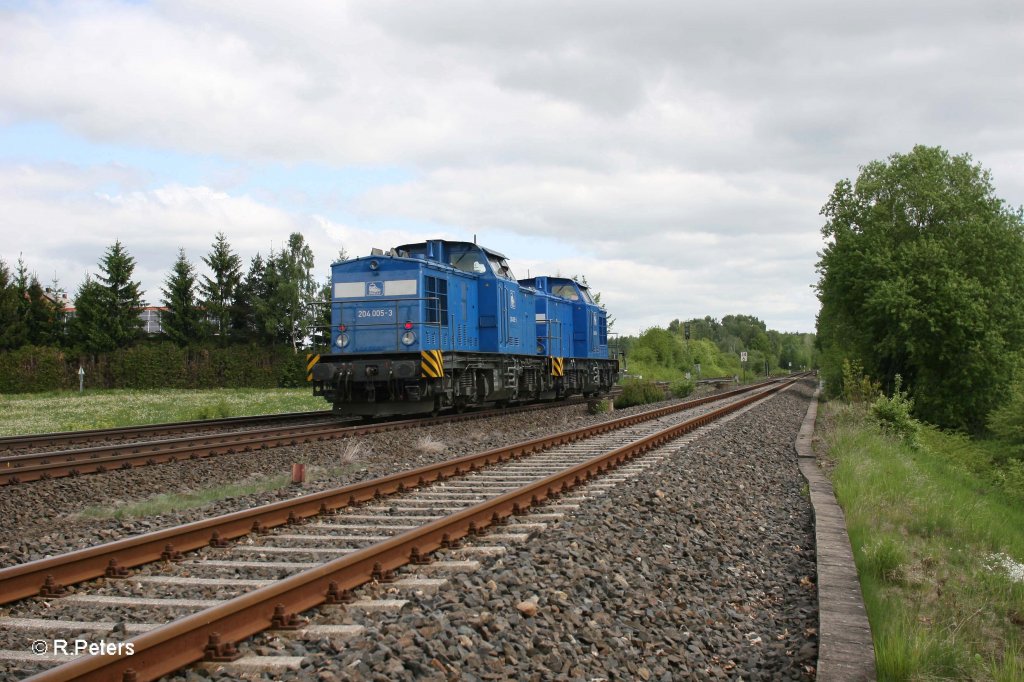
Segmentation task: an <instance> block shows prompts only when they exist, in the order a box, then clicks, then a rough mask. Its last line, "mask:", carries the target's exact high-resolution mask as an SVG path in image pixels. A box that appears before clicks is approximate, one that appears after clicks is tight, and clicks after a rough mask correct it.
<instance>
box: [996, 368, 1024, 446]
mask: <svg viewBox="0 0 1024 682" xmlns="http://www.w3.org/2000/svg"><path fill="white" fill-rule="evenodd" d="M988 427H989V429H990V430H991V431H992V433H993V434H995V435H996V436H997V437H998V438H1000V439H1002V440H1005V441H1007V442H1008V443H1013V444H1016V445H1022V444H1024V381H1022V380H1018V381H1017V382H1015V383H1014V384H1013V387H1012V388H1011V391H1010V396H1009V399H1008V400H1006V401H1005V402H1004V403H1003V404H1002V405H1001V406H999V407H997V408H996V409H994V410H992V412H991V414H989V416H988Z"/></svg>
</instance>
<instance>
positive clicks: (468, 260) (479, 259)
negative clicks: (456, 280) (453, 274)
mask: <svg viewBox="0 0 1024 682" xmlns="http://www.w3.org/2000/svg"><path fill="white" fill-rule="evenodd" d="M448 265H450V266H452V267H453V268H455V269H456V270H462V271H463V272H472V273H474V274H477V275H479V274H480V273H483V272H487V267H486V266H485V265H484V264H483V253H481V251H480V250H479V249H458V248H452V249H451V250H450V251H449V252H448Z"/></svg>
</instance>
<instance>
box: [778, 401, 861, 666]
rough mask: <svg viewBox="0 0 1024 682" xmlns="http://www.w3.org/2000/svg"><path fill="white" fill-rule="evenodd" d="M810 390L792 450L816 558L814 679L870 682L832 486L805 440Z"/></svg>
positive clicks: (809, 431)
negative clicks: (806, 493)
mask: <svg viewBox="0 0 1024 682" xmlns="http://www.w3.org/2000/svg"><path fill="white" fill-rule="evenodd" d="M820 392H821V389H819V390H818V391H815V393H814V397H813V398H812V399H811V404H810V407H808V408H807V416H806V417H804V422H803V425H802V426H801V427H800V433H799V435H798V436H797V438H796V452H797V456H798V457H799V460H800V471H801V473H803V475H804V478H806V479H807V483H808V485H809V487H810V491H811V505H812V506H813V507H814V525H815V529H814V534H815V542H816V544H817V555H818V675H817V679H818V680H819V681H822V682H832V681H833V680H842V681H843V682H846V681H849V680H858V681H860V680H874V679H876V672H875V648H874V645H873V644H872V641H871V626H870V625H869V624H868V615H867V611H865V610H864V599H863V597H862V595H861V591H860V581H859V580H858V579H857V566H856V564H854V561H853V551H852V550H851V549H850V538H849V536H848V535H847V533H846V517H845V516H843V510H842V509H841V508H840V507H839V504H838V503H837V502H836V496H835V491H834V490H833V489H832V484H831V483H830V482H829V480H828V479H827V478H825V475H824V474H823V473H822V472H821V468H820V467H819V466H818V463H817V460H816V459H815V457H814V450H813V449H812V448H811V439H812V437H813V436H814V420H815V418H816V417H817V415H818V394H819V393H820Z"/></svg>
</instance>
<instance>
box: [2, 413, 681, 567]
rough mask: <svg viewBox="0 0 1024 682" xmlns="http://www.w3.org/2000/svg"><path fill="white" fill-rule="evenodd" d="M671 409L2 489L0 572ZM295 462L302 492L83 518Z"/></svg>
mask: <svg viewBox="0 0 1024 682" xmlns="http://www.w3.org/2000/svg"><path fill="white" fill-rule="evenodd" d="M692 397H693V396H691V398H692ZM676 402H680V401H666V402H664V403H658V404H655V405H643V406H637V407H633V408H628V409H625V410H618V411H615V412H612V413H609V414H602V415H589V414H587V410H586V407H585V406H583V405H571V406H564V407H553V408H551V409H546V410H539V411H531V412H522V413H509V414H506V415H502V416H495V417H489V418H483V419H478V420H471V421H464V422H455V423H448V424H438V425H433V426H426V427H417V428H408V429H403V430H400V431H392V432H385V433H377V434H370V435H367V436H359V437H353V438H342V439H336V440H329V441H323V442H318V443H311V444H306V445H298V446H290V447H279V448H271V449H267V450H258V451H254V452H243V453H237V454H230V455H218V456H216V457H210V458H205V459H199V460H189V461H183V462H176V463H168V464H160V465H156V466H151V467H141V468H136V469H129V470H124V471H109V472H106V473H103V474H92V475H85V476H79V477H76V478H60V479H54V480H50V481H35V482H32V483H27V484H19V485H13V486H4V487H0V518H2V519H3V520H4V522H3V524H0V568H2V567H5V566H12V565H16V564H21V563H26V562H28V561H34V560H36V559H41V558H44V557H46V556H53V555H56V554H61V553H64V552H68V551H71V550H75V549H82V548H84V547H90V546H93V545H96V544H101V543H104V542H111V541H113V540H117V539H119V538H122V537H127V536H131V535H138V534H140V533H145V532H149V531H153V530H158V529H161V528H168V527H171V526H175V525H178V524H181V523H187V522H190V521H197V520H200V519H204V518H209V517H211V516H216V515H219V514H227V513H230V512H233V511H237V510H239V509H250V508H252V507H255V506H258V505H261V504H268V503H271V502H276V501H279V500H282V499H289V498H292V497H296V496H298V495H301V494H305V493H311V492H316V491H320V490H326V489H329V488H335V487H339V486H343V485H348V484H351V483H357V482H359V481H364V480H367V479H371V478H376V477H379V476H385V475H388V474H392V473H395V472H396V471H400V470H402V469H411V468H414V467H418V466H424V465H427V464H432V463H435V462H440V461H443V460H447V459H453V458H455V457H460V456H463V455H468V454H472V453H475V452H482V451H484V450H488V449H491V448H496V447H500V446H505V445H511V444H513V443H518V442H521V441H524V440H529V439H531V438H538V437H540V436H544V435H549V434H553V433H559V432H561V431H567V430H570V429H574V428H579V427H582V426H585V425H587V424H593V423H597V422H601V421H607V420H609V419H615V418H618V417H621V416H624V415H627V414H632V413H634V412H642V411H646V410H649V409H653V408H655V407H659V406H663V405H668V404H672V403H676ZM294 462H302V463H305V464H307V465H308V466H307V473H308V475H309V479H310V480H309V481H308V482H307V483H306V484H304V485H302V486H291V485H285V486H283V487H280V488H276V489H273V490H269V491H267V492H260V493H253V494H250V495H244V496H235V497H230V498H227V499H223V500H220V501H217V502H213V503H209V504H206V505H204V506H202V507H200V508H193V509H182V510H180V511H175V512H169V513H164V514H160V515H155V516H147V517H143V518H124V519H116V518H109V517H107V518H94V517H91V516H85V515H82V512H83V511H85V510H89V509H92V510H95V509H100V510H103V509H116V508H118V507H122V506H125V505H127V504H131V503H134V502H140V501H144V500H147V499H150V498H152V497H154V496H156V495H161V494H165V493H166V494H173V493H190V492H193V491H196V490H203V489H208V488H211V487H215V486H221V485H227V484H236V483H242V482H254V481H256V482H258V481H260V480H261V479H265V478H268V477H275V476H277V477H280V476H285V475H288V474H289V473H290V469H291V464H292V463H294ZM317 477H319V478H317Z"/></svg>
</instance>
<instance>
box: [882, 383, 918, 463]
mask: <svg viewBox="0 0 1024 682" xmlns="http://www.w3.org/2000/svg"><path fill="white" fill-rule="evenodd" d="M902 385H903V377H901V376H900V375H899V374H897V375H896V386H895V388H894V389H893V392H892V397H891V398H886V397H885V396H884V395H883V396H879V397H878V399H877V400H875V402H874V403H872V404H871V416H872V417H874V419H875V421H876V422H877V423H878V425H879V426H880V427H881V428H882V430H883V431H886V432H889V433H892V434H894V435H896V436H897V437H898V438H900V440H902V441H903V442H905V443H906V444H907V445H909V446H911V447H913V448H919V447H920V446H921V444H920V441H918V431H919V430H920V427H921V424H920V423H919V422H918V421H917V420H916V419H914V418H913V417H911V416H910V412H911V410H913V409H914V401H913V399H911V398H909V397H907V392H906V391H901V390H900V388H901V387H902Z"/></svg>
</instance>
